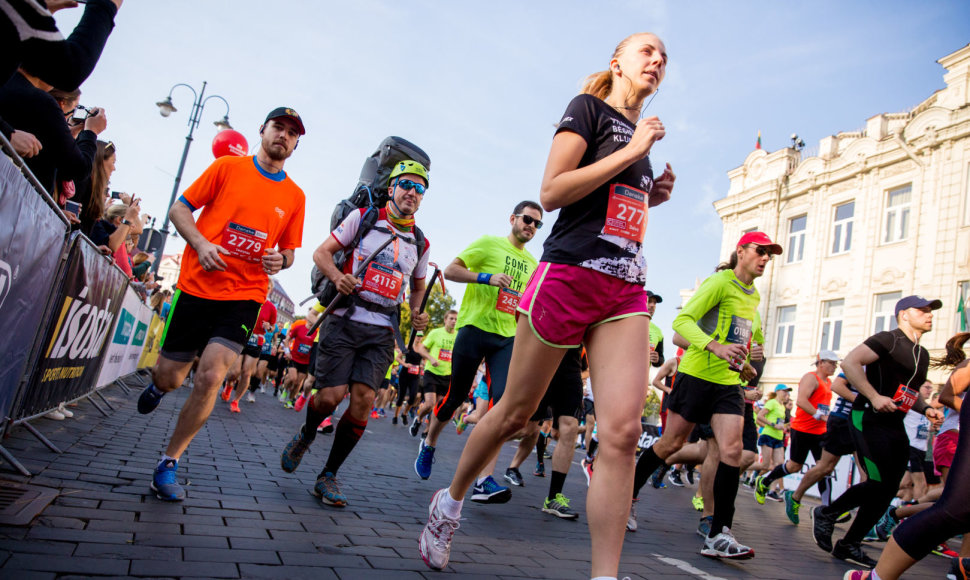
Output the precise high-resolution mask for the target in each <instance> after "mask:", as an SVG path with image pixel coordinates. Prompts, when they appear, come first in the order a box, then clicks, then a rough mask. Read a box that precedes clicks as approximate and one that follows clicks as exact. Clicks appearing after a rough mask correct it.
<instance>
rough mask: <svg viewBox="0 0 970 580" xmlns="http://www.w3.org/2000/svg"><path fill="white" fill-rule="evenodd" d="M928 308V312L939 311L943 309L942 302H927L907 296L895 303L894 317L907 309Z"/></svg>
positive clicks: (923, 299)
mask: <svg viewBox="0 0 970 580" xmlns="http://www.w3.org/2000/svg"><path fill="white" fill-rule="evenodd" d="M927 306H929V307H930V310H939V309H940V308H943V302H941V301H940V300H927V299H926V298H923V297H922V296H916V295H913V296H907V297H905V298H900V300H899V302H897V303H896V316H899V313H900V312H902V311H903V310H906V309H907V308H926V307H927Z"/></svg>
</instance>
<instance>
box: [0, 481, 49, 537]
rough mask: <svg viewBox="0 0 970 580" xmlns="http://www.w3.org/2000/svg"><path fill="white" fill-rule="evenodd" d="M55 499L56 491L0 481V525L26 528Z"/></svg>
mask: <svg viewBox="0 0 970 580" xmlns="http://www.w3.org/2000/svg"><path fill="white" fill-rule="evenodd" d="M55 497H57V490H56V489H50V488H48V487H29V486H26V485H20V484H18V483H11V482H9V481H0V525H6V526H26V525H28V524H30V522H31V521H32V520H33V519H34V517H35V516H36V515H37V514H39V513H40V512H42V511H43V510H44V508H46V507H47V505H48V504H49V503H51V502H52V501H54V498H55Z"/></svg>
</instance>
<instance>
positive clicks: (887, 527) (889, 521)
mask: <svg viewBox="0 0 970 580" xmlns="http://www.w3.org/2000/svg"><path fill="white" fill-rule="evenodd" d="M897 525H899V520H898V519H896V508H895V507H894V506H889V509H887V510H886V513H884V514H882V517H881V518H879V521H878V522H876V525H875V527H874V528H873V529H875V530H876V535H878V536H879V540H880V541H882V542H886V541H889V537H890V536H892V535H893V530H895V529H896V526H897Z"/></svg>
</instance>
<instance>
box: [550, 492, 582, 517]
mask: <svg viewBox="0 0 970 580" xmlns="http://www.w3.org/2000/svg"><path fill="white" fill-rule="evenodd" d="M542 511H543V512H545V513H547V514H552V515H554V516H556V517H557V518H562V519H564V520H575V519H576V518H578V517H579V514H577V513H576V512H574V511H573V510H571V509H569V498H567V497H566V496H564V495H563V494H561V493H557V494H556V497H554V498H552V499H549V498H548V497H547V498H546V500H545V501H544V502H542Z"/></svg>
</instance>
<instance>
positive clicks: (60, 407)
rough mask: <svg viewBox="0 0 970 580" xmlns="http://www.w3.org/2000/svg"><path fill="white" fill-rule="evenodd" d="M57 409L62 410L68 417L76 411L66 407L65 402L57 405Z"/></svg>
mask: <svg viewBox="0 0 970 580" xmlns="http://www.w3.org/2000/svg"><path fill="white" fill-rule="evenodd" d="M57 411H58V412H60V414H61V415H64V417H66V418H68V419H70V418H71V417H73V416H74V413H73V412H72V411H70V410H69V409H68V408H67V407H65V406H64V403H61V404H60V405H58V406H57Z"/></svg>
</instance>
